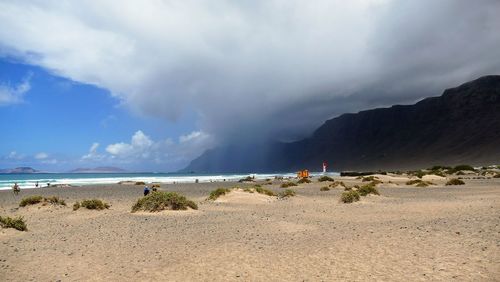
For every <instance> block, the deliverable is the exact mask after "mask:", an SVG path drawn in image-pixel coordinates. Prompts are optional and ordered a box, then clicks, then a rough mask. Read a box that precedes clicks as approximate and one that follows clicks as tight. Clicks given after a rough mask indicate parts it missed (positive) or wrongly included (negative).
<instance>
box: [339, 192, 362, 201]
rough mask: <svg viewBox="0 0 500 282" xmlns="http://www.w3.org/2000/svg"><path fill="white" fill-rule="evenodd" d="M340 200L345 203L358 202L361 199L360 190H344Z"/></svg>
mask: <svg viewBox="0 0 500 282" xmlns="http://www.w3.org/2000/svg"><path fill="white" fill-rule="evenodd" d="M340 200H341V201H342V202H343V203H352V202H357V201H359V193H358V191H354V190H351V191H346V192H343V193H342V195H341V196H340Z"/></svg>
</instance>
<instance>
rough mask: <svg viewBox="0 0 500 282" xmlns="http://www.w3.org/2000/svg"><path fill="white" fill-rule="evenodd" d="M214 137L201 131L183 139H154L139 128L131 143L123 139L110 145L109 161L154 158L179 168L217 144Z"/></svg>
mask: <svg viewBox="0 0 500 282" xmlns="http://www.w3.org/2000/svg"><path fill="white" fill-rule="evenodd" d="M213 141H214V140H213V138H212V137H211V136H210V135H208V134H206V133H204V132H199V131H194V132H192V133H190V134H187V135H182V136H181V137H179V142H174V141H173V140H172V139H170V138H169V139H165V140H159V141H154V140H152V139H151V138H150V137H149V136H147V135H146V134H144V133H143V132H142V131H141V130H138V131H137V132H135V133H134V135H133V136H132V137H131V140H130V143H124V142H119V143H115V144H110V145H108V146H107V147H106V152H107V153H109V154H110V155H109V158H108V161H115V162H122V163H133V162H134V163H147V162H154V163H155V164H158V165H160V167H161V166H164V167H165V168H166V169H167V170H174V169H179V168H181V167H182V166H185V165H187V163H188V162H189V161H190V160H192V159H193V158H195V157H197V156H199V155H200V154H201V153H202V152H204V151H205V150H206V149H209V148H211V147H213V146H214V142H213Z"/></svg>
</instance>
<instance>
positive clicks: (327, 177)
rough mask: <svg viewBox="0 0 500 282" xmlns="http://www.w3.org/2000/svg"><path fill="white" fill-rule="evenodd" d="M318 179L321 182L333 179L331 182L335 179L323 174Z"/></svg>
mask: <svg viewBox="0 0 500 282" xmlns="http://www.w3.org/2000/svg"><path fill="white" fill-rule="evenodd" d="M318 181H319V182H325V181H331V182H333V181H334V179H333V178H331V177H330V176H326V175H323V176H321V177H320V178H318Z"/></svg>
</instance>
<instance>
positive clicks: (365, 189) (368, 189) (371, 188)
mask: <svg viewBox="0 0 500 282" xmlns="http://www.w3.org/2000/svg"><path fill="white" fill-rule="evenodd" d="M375 185H376V184H374V182H372V183H370V184H366V185H363V186H361V187H359V189H358V193H359V195H361V196H367V195H368V194H373V195H380V193H379V192H378V190H377V188H376V187H375Z"/></svg>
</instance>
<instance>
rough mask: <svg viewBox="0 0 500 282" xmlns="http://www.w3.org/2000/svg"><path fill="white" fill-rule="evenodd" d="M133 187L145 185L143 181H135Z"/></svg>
mask: <svg viewBox="0 0 500 282" xmlns="http://www.w3.org/2000/svg"><path fill="white" fill-rule="evenodd" d="M135 185H146V182H144V181H137V182H136V183H135Z"/></svg>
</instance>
